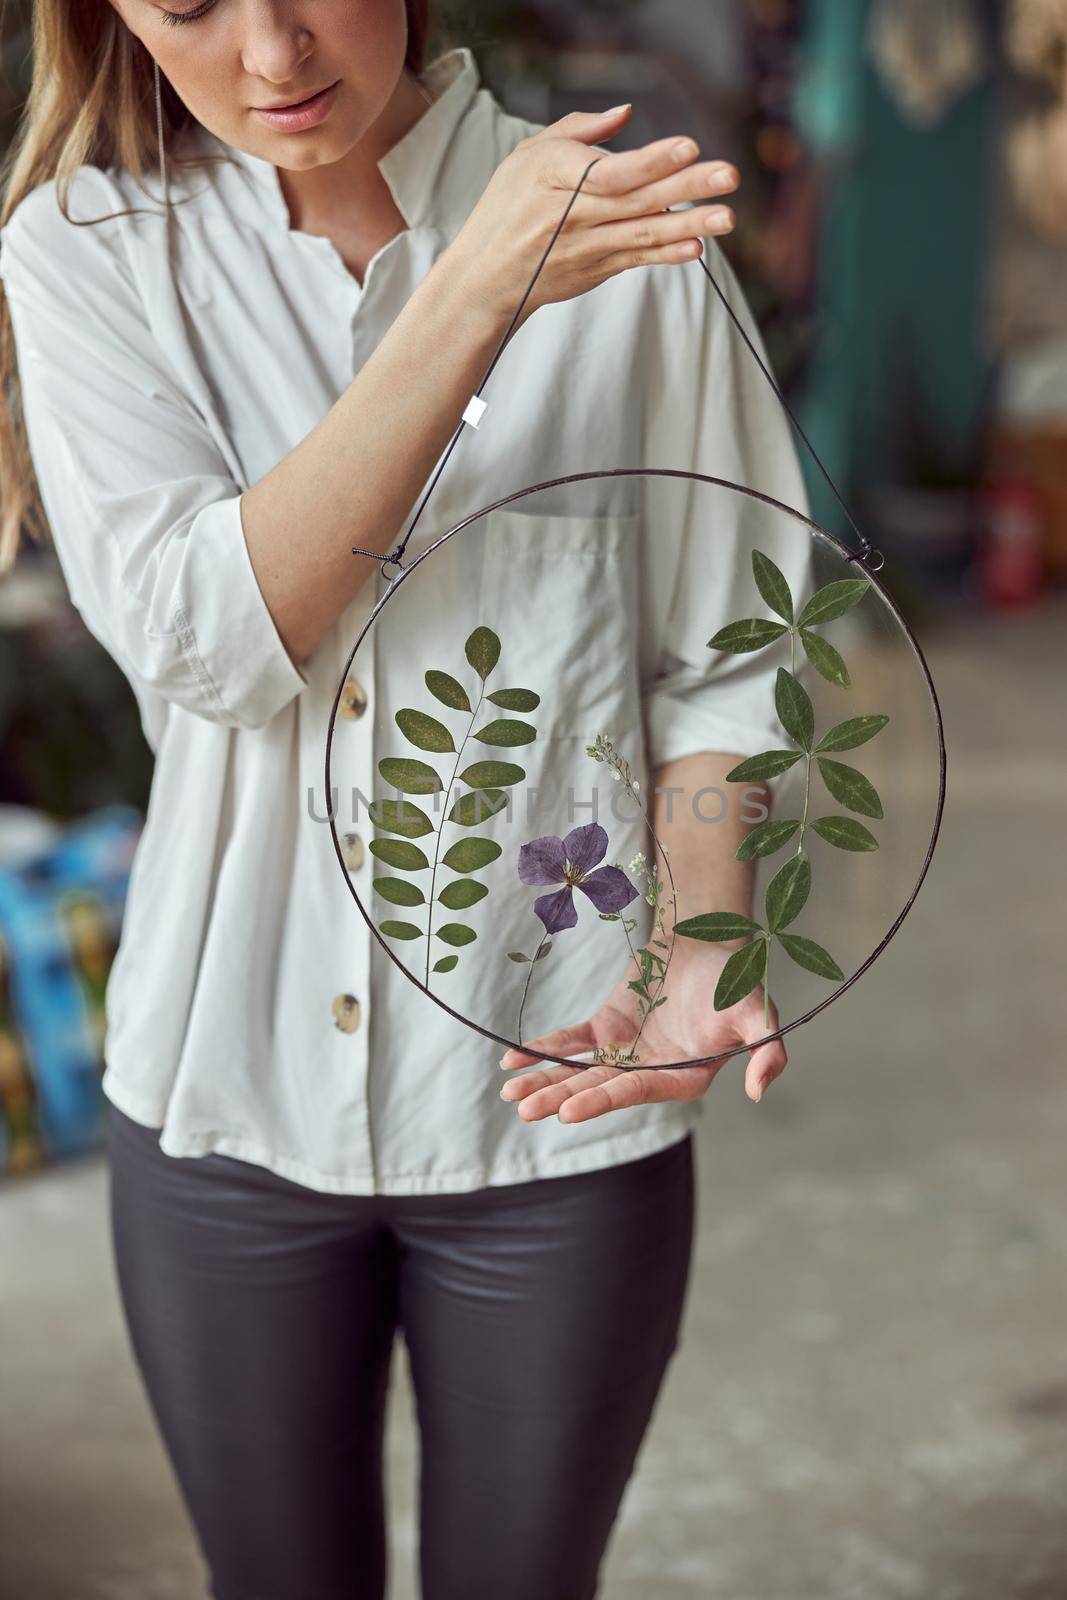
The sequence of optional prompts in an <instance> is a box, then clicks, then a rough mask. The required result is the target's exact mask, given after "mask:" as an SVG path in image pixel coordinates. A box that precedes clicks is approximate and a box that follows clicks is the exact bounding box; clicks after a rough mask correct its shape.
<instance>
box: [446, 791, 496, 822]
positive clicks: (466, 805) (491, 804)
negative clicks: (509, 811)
mask: <svg viewBox="0 0 1067 1600" xmlns="http://www.w3.org/2000/svg"><path fill="white" fill-rule="evenodd" d="M507 803H508V797H507V795H506V794H505V793H504V791H503V789H476V790H475V791H474V793H473V794H464V795H461V796H460V798H459V799H458V800H457V801H456V802H455V804H454V805H453V806H452V808H451V810H450V811H449V813H448V820H449V822H458V823H459V825H460V827H461V828H473V827H476V826H477V824H478V823H479V822H486V821H487V820H488V819H489V818H490V817H495V816H496V814H497V812H498V811H503V809H504V807H505V806H506V805H507Z"/></svg>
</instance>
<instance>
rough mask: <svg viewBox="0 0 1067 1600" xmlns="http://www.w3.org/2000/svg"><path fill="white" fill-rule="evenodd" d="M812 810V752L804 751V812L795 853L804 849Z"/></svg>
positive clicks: (799, 852) (798, 853)
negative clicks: (805, 835)
mask: <svg viewBox="0 0 1067 1600" xmlns="http://www.w3.org/2000/svg"><path fill="white" fill-rule="evenodd" d="M810 810H811V752H810V751H807V750H805V752H804V814H803V816H802V817H801V819H800V833H799V834H798V836H797V847H796V850H795V851H794V852H793V853H794V855H798V856H799V855H800V854H801V853H802V851H803V849H804V832H805V829H806V828H807V826H808V812H809V811H810Z"/></svg>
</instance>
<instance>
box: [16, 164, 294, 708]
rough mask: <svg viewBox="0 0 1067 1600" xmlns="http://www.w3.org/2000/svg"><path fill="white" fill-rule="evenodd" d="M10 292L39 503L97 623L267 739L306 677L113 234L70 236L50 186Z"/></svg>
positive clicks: (106, 636)
mask: <svg viewBox="0 0 1067 1600" xmlns="http://www.w3.org/2000/svg"><path fill="white" fill-rule="evenodd" d="M60 234H62V237H60ZM94 235H95V237H90V236H94ZM72 246H73V247H74V248H72ZM0 277H2V278H3V283H4V290H5V293H6V297H7V301H8V306H9V309H10V315H11V325H12V332H13V336H14V342H15V352H16V357H17V362H18V371H19V381H20V389H21V403H22V411H23V418H24V423H25V428H26V435H27V440H28V443H29V447H30V453H31V456H32V459H33V465H34V470H35V473H36V477H37V483H38V487H39V489H40V494H41V502H42V505H43V508H44V512H45V515H46V517H47V520H48V524H49V528H50V531H51V534H52V537H53V541H54V544H55V548H56V553H57V556H58V558H59V561H60V565H61V567H62V570H63V574H64V577H65V580H66V582H67V586H68V589H69V591H70V596H71V600H72V601H73V603H74V605H75V607H76V608H77V610H78V611H79V613H80V614H81V616H82V618H83V620H84V622H85V624H86V626H87V627H88V628H89V630H90V632H92V633H93V634H94V636H95V637H96V638H97V639H98V640H99V641H100V643H101V644H102V645H103V646H104V647H105V649H107V650H108V652H109V653H110V654H111V655H112V656H113V657H114V659H115V660H116V661H117V662H118V664H119V666H120V667H121V668H122V669H123V671H124V672H125V673H126V675H127V676H128V677H130V678H131V679H139V680H140V683H141V684H143V685H145V686H147V687H148V688H149V689H151V690H153V691H154V692H155V693H156V694H158V695H160V696H161V697H162V698H163V699H165V700H167V701H170V702H172V703H174V704H175V705H178V706H181V707H183V708H184V709H186V710H188V711H191V712H193V713H195V714H196V715H197V716H200V717H204V718H206V719H208V720H209V721H212V722H219V723H223V724H226V725H228V726H231V727H236V728H258V727H262V726H264V725H265V724H266V723H268V722H269V721H270V720H271V718H272V717H274V716H275V715H276V714H277V713H278V712H279V711H281V710H282V709H283V708H284V707H285V706H286V705H287V704H288V703H289V702H290V701H291V700H292V699H293V698H294V697H295V696H296V695H298V694H299V693H300V692H301V690H303V689H304V688H305V687H306V686H307V683H308V678H307V677H306V676H305V674H304V672H303V671H302V670H301V668H300V667H299V666H297V664H296V663H295V662H294V661H293V660H292V658H291V657H290V655H289V653H288V651H287V649H286V647H285V645H284V643H283V641H282V639H281V636H280V634H279V633H278V630H277V627H276V626H275V623H274V619H273V617H272V616H271V613H270V611H269V609H268V607H267V604H266V601H265V600H264V598H263V594H262V592H261V590H260V587H259V584H258V581H257V579H256V575H255V571H254V569H253V566H252V562H251V558H250V556H249V552H248V546H247V544H246V542H245V537H244V529H243V525H242V520H241V497H242V493H243V490H242V488H241V486H240V485H239V484H238V483H236V482H235V481H234V479H233V476H232V474H231V472H230V471H228V470H227V466H226V463H225V461H224V459H223V458H222V456H221V454H220V452H219V449H218V447H217V445H216V444H215V442H214V440H213V439H212V436H211V434H210V431H209V430H208V427H207V425H206V424H205V422H204V420H203V418H202V416H201V415H200V414H199V413H198V412H197V409H196V407H195V406H194V405H193V404H192V402H191V401H190V400H189V398H188V397H187V396H186V395H185V394H184V393H183V392H182V390H181V388H180V387H179V385H178V384H177V383H176V381H175V379H174V376H173V374H172V373H171V371H170V370H169V369H168V367H167V364H166V362H165V360H164V358H163V357H162V355H161V354H160V352H159V348H158V344H157V342H156V341H155V339H154V338H153V335H152V332H151V329H150V327H149V325H148V321H147V318H146V315H145V311H144V305H143V302H142V300H141V297H140V294H139V292H138V289H137V286H136V284H135V283H134V282H133V281H132V279H131V276H130V273H129V269H128V266H127V263H126V260H125V257H124V255H123V253H122V250H121V247H119V246H116V244H115V243H114V240H113V236H112V235H111V233H110V231H109V230H108V228H107V226H106V224H98V225H95V226H91V227H85V226H78V225H74V224H71V223H68V222H66V220H65V219H64V218H63V217H62V216H61V214H60V213H59V211H58V207H57V205H56V202H55V198H54V194H53V190H52V186H51V185H50V184H49V185H45V186H43V187H42V189H40V190H36V191H34V192H33V193H32V194H31V195H29V196H28V197H27V199H26V200H24V201H23V202H22V203H21V205H19V206H18V207H17V208H16V210H15V211H14V212H13V213H12V216H11V217H10V218H9V220H8V222H7V223H6V224H5V226H4V228H3V229H0Z"/></svg>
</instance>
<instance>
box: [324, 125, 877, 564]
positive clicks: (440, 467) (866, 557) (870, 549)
mask: <svg viewBox="0 0 1067 1600" xmlns="http://www.w3.org/2000/svg"><path fill="white" fill-rule="evenodd" d="M601 159H602V158H601V157H600V156H594V158H593V160H592V161H590V163H589V165H588V166H587V167H586V169H585V171H584V172H583V173H582V176H581V178H580V179H579V180H578V185H577V187H576V188H575V191H574V193H573V194H572V195H571V197H570V199H569V200H568V202H567V207H566V210H565V211H564V213H563V215H562V217H560V219H559V222H558V223H557V224H556V228H555V231H554V233H553V235H552V237H551V239H550V240H549V241H548V244H547V245H546V246H545V252H544V254H543V255H542V257H541V259H540V261H539V262H538V263H537V269H536V271H535V272H534V275H533V277H532V278H531V279H530V281H529V283H528V284H527V286H526V293H525V294H524V295H523V297H522V299H521V300H520V301H519V304H518V308H517V309H516V312H515V315H514V316H513V317H512V319H511V322H510V323H509V324H508V328H507V332H506V333H505V334H504V337H503V338H502V339H501V341H500V343H499V345H498V346H497V350H496V354H495V355H494V356H493V359H492V361H491V362H490V363H489V366H488V367H487V368H486V372H485V376H484V377H483V378H482V381H481V383H480V384H479V385H478V387H477V389H476V390H475V393H474V397H473V398H475V399H478V398H480V396H481V393H482V390H483V389H484V388H485V386H486V384H487V383H488V382H489V379H490V378H491V377H492V376H493V373H494V371H495V370H496V365H497V362H498V361H499V360H500V357H501V356H502V355H503V353H504V350H505V348H506V346H507V344H508V343H509V341H510V339H511V336H512V334H513V333H514V331H515V327H516V324H517V323H518V321H519V318H520V317H521V316H522V313H523V310H524V309H525V306H526V302H527V301H528V300H529V298H530V296H531V294H532V293H533V290H534V285H535V284H536V282H537V280H538V278H539V277H540V276H541V272H542V270H543V268H544V265H545V262H546V261H547V260H548V258H549V255H550V254H551V252H552V248H553V246H554V245H555V243H556V240H557V239H558V238H559V236H560V234H561V233H562V231H563V228H564V226H565V224H566V221H567V218H568V217H569V216H570V214H571V208H572V207H573V205H574V203H575V201H576V200H577V198H578V196H579V195H580V194H581V192H582V189H583V187H584V185H585V180H586V179H587V178H588V176H589V174H590V173H591V172H592V170H593V168H594V167H595V166H596V164H597V162H598V161H600V160H601ZM696 259H697V262H698V264H699V266H700V269H701V271H702V272H703V273H704V276H705V277H706V278H707V280H708V282H709V283H710V284H711V287H712V288H713V289H714V290H715V293H716V294H717V295H718V297H719V300H720V302H721V303H722V306H723V308H724V310H725V312H726V314H727V316H728V317H729V318H730V321H731V322H732V323H733V325H734V327H735V328H736V330H737V332H738V333H739V334H740V335H741V338H742V339H743V340H744V342H745V345H746V346H747V348H748V351H749V354H750V355H751V356H752V359H753V360H754V361H755V363H756V365H757V366H758V367H759V369H760V371H761V372H762V374H763V376H764V377H765V378H766V380H767V382H768V383H769V384H770V386H771V389H772V390H773V392H774V394H775V396H776V398H777V400H778V403H779V405H780V406H781V407H782V410H783V411H784V412H785V414H786V416H787V417H788V418H789V420H790V422H791V423H792V424H793V427H794V428H795V429H796V432H797V434H798V435H799V437H800V439H801V440H802V441H803V443H804V447H805V449H806V450H807V452H808V454H809V455H810V456H811V459H812V460H813V461H814V463H815V465H816V466H817V467H818V469H819V471H820V472H821V473H822V476H823V477H824V478H825V480H826V482H827V484H828V486H829V488H830V491H831V493H832V494H833V496H834V499H835V500H836V501H837V503H838V505H839V506H840V507H841V510H842V511H843V512H844V514H845V517H846V519H847V521H848V525H849V527H850V528H851V529H852V531H853V533H854V534H855V535H856V538H857V539H858V540H859V542H860V548H859V549H858V550H853V551H852V553H851V554H850V555H849V556H848V557H847V558H846V559H847V560H849V561H863V562H865V563H868V564H869V565H870V567H871V571H872V572H878V571H880V570H881V568H882V567H883V566H884V565H885V561H884V557H883V556H882V553H881V551H880V550H876V549H875V548H874V546H873V545H872V544H871V542H870V540H869V539H868V538H867V536H866V535H865V534H864V533H863V532H861V530H860V528H859V526H858V524H857V522H856V519H855V517H854V516H853V515H852V513H851V511H850V510H849V509H848V506H847V505H846V504H845V499H844V496H843V495H842V494H841V491H840V490H839V489H838V487H837V485H836V483H835V482H834V480H833V478H832V477H831V476H830V473H829V471H828V470H827V468H826V467H825V466H824V465H823V461H822V457H821V456H820V455H819V452H818V451H817V450H816V448H815V446H814V445H813V444H812V442H811V440H810V439H809V438H808V435H807V433H806V432H805V431H804V428H803V427H802V426H801V423H800V419H799V418H798V417H797V415H796V413H795V412H794V410H793V408H792V406H790V404H789V402H788V400H787V399H786V397H785V395H784V394H783V393H782V390H781V388H780V386H779V384H778V382H777V380H776V379H775V377H774V374H773V373H772V372H771V369H770V368H769V367H768V365H767V363H766V362H765V361H764V360H763V357H762V356H761V355H760V353H759V351H758V350H757V349H756V346H755V344H754V343H753V341H752V340H751V339H750V338H749V336H748V334H747V333H746V331H745V328H744V326H743V324H742V322H741V319H740V318H739V317H738V315H737V313H736V312H735V311H734V308H733V306H732V305H731V304H730V302H729V300H728V299H727V297H726V295H725V294H724V293H723V291H722V289H721V288H720V287H719V284H718V282H717V280H716V279H715V276H714V274H713V273H712V272H711V270H710V268H709V267H708V264H707V262H706V261H705V259H704V253H703V249H701V253H700V256H699V257H697V258H696ZM466 426H467V422H466V419H465V418H464V420H463V421H462V422H461V423H460V425H459V427H458V428H457V429H456V431H455V433H454V434H453V435H452V438H451V439H450V440H449V443H448V448H447V449H446V450H445V453H444V455H443V456H442V457H441V460H440V461H439V462H438V464H437V468H436V470H435V472H434V475H433V477H432V478H431V480H430V482H429V484H428V486H427V488H426V492H425V494H424V495H423V497H422V499H421V500H420V502H419V505H418V507H417V509H416V511H415V515H414V517H413V518H412V519H411V522H410V524H409V525H408V530H407V532H406V533H405V535H404V537H403V539H401V541H400V543H399V545H397V547H396V549H395V550H394V551H393V553H392V555H389V556H386V558H385V560H384V561H383V562H382V564H381V571H382V576H383V577H387V576H388V573H387V568H389V567H401V565H402V558H403V555H404V551H405V550H406V549H407V545H408V540H409V539H410V538H411V535H412V534H413V533H414V531H415V528H416V526H417V524H418V522H419V519H420V518H421V516H422V514H423V512H424V511H425V510H426V506H427V504H428V503H429V500H430V496H431V495H432V494H433V492H434V490H435V489H436V487H437V485H438V482H439V481H440V478H441V474H442V473H443V472H444V470H445V467H446V466H447V465H448V462H449V459H450V457H451V455H452V452H453V450H454V449H455V448H456V445H457V444H458V443H459V440H460V435H461V434H462V432H463V430H464V428H465V427H466ZM352 554H353V555H355V556H370V557H371V558H372V559H377V558H378V557H379V556H380V555H381V551H380V550H361V549H360V548H359V547H358V546H357V545H353V546H352ZM874 556H877V558H878V562H877V565H874V564H873V562H872V561H871V558H872V557H874Z"/></svg>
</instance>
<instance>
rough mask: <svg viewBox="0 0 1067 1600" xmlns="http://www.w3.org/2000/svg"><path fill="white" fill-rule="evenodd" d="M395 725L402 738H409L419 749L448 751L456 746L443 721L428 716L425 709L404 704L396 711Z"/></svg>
mask: <svg viewBox="0 0 1067 1600" xmlns="http://www.w3.org/2000/svg"><path fill="white" fill-rule="evenodd" d="M396 725H397V727H398V728H399V729H400V731H401V733H402V734H403V735H404V738H405V739H410V741H411V743H412V744H413V745H415V746H416V747H417V748H418V749H419V750H437V751H442V750H443V751H448V750H455V748H456V747H455V745H454V744H453V743H452V735H451V734H450V733H449V731H448V729H447V728H446V727H445V725H444V723H443V722H438V720H437V718H436V717H428V716H427V715H426V713H425V711H416V710H414V709H413V708H412V707H411V706H405V707H404V708H403V709H402V710H400V711H398V712H397V713H396Z"/></svg>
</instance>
